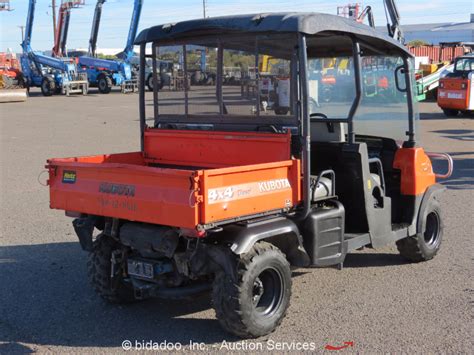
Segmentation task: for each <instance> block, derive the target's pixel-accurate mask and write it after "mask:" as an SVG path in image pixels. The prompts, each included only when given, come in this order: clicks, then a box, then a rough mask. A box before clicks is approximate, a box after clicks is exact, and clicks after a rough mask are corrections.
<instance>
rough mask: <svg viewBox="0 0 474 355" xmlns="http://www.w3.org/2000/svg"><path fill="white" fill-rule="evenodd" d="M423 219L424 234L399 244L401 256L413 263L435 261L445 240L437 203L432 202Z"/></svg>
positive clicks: (405, 239) (401, 241)
mask: <svg viewBox="0 0 474 355" xmlns="http://www.w3.org/2000/svg"><path fill="white" fill-rule="evenodd" d="M423 218H424V225H425V231H424V232H423V233H417V234H415V235H414V236H411V237H407V238H404V239H401V240H399V241H398V242H397V248H398V251H399V252H400V255H402V256H403V257H404V258H406V259H408V260H410V261H413V262H420V261H427V260H430V259H433V258H434V256H435V255H436V254H437V253H438V251H439V249H440V247H441V241H442V239H443V229H444V226H443V220H442V217H441V208H440V206H439V203H438V202H437V201H435V200H433V201H431V205H430V206H429V207H428V209H427V210H426V211H425V214H424V217H423Z"/></svg>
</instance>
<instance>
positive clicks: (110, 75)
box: [79, 0, 143, 94]
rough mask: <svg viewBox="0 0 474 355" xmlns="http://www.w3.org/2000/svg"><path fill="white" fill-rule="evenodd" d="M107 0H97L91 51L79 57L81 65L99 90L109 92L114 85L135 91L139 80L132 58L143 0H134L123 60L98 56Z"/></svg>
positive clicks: (91, 83) (90, 43)
mask: <svg viewBox="0 0 474 355" xmlns="http://www.w3.org/2000/svg"><path fill="white" fill-rule="evenodd" d="M105 1H106V0H97V4H96V7H95V12H94V19H93V22H92V31H91V36H90V39H89V53H88V55H87V56H82V57H79V65H80V66H81V68H82V70H83V71H85V72H87V76H88V78H89V83H90V85H91V86H94V87H98V89H99V92H100V93H102V94H108V93H110V91H111V90H112V86H120V88H121V91H122V93H126V92H130V91H132V92H135V90H136V87H137V80H136V78H135V77H134V73H133V71H132V65H131V64H130V60H131V59H132V57H133V41H134V39H135V37H136V34H137V29H138V24H139V21H140V15H141V10H142V7H143V0H134V7H133V12H132V19H131V22H130V29H129V32H128V36H127V43H126V45H125V49H124V51H123V52H122V53H121V54H120V58H121V60H110V59H99V58H97V53H96V49H97V38H98V34H99V27H100V20H101V15H102V7H103V5H104V3H105Z"/></svg>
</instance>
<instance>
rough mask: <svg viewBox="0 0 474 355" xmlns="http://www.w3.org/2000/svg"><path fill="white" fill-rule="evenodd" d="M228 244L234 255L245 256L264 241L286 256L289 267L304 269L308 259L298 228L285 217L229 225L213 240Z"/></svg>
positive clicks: (216, 234)
mask: <svg viewBox="0 0 474 355" xmlns="http://www.w3.org/2000/svg"><path fill="white" fill-rule="evenodd" d="M214 238H215V239H216V240H217V241H219V242H224V243H229V244H230V249H231V251H232V252H233V253H234V254H236V255H241V254H245V253H247V252H248V251H250V249H251V248H252V247H253V245H254V244H255V243H257V242H259V241H261V240H265V241H267V242H269V243H271V244H273V245H275V246H276V247H278V248H279V249H280V250H281V251H282V252H283V253H285V254H286V257H287V259H288V261H289V262H290V263H291V265H294V266H298V267H305V266H308V265H309V262H310V259H309V256H308V254H307V253H306V251H305V249H304V247H303V243H302V238H301V235H300V232H299V229H298V226H297V225H296V224H295V222H293V221H292V220H290V219H288V218H285V217H277V218H272V219H267V220H263V221H258V222H254V223H249V224H236V225H231V226H228V227H226V228H224V230H223V231H222V232H218V233H215V235H214V236H213V239H214Z"/></svg>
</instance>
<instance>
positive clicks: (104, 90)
mask: <svg viewBox="0 0 474 355" xmlns="http://www.w3.org/2000/svg"><path fill="white" fill-rule="evenodd" d="M112 86H113V83H112V79H110V77H109V76H108V75H101V76H100V77H99V80H97V87H98V88H99V92H100V93H101V94H109V93H110V91H112Z"/></svg>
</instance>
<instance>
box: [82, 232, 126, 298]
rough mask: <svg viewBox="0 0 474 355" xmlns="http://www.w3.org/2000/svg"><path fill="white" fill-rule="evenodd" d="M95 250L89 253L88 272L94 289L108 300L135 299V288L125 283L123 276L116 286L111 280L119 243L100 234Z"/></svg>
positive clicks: (95, 243) (94, 246)
mask: <svg viewBox="0 0 474 355" xmlns="http://www.w3.org/2000/svg"><path fill="white" fill-rule="evenodd" d="M93 248H94V250H93V251H92V252H91V253H89V260H88V262H87V273H88V276H89V280H90V282H91V284H92V286H93V287H94V290H95V291H96V292H97V293H98V294H99V295H100V296H101V297H102V298H103V299H105V300H106V301H107V302H110V303H130V302H133V301H135V296H134V292H133V289H132V288H131V287H129V286H128V285H126V284H124V283H123V281H122V279H121V276H117V277H118V278H119V279H118V280H116V282H115V285H114V287H113V286H112V280H111V276H110V273H111V268H112V262H111V259H112V252H113V251H114V250H116V249H117V248H118V243H117V242H115V241H114V240H113V239H112V238H110V237H108V236H105V235H103V234H100V235H99V236H98V237H97V239H96V240H95V241H94V245H93Z"/></svg>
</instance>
